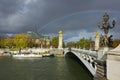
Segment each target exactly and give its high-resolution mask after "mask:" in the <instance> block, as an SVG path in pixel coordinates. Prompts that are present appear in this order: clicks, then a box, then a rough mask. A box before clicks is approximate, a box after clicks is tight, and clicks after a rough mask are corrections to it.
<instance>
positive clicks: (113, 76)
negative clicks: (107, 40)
mask: <svg viewBox="0 0 120 80" xmlns="http://www.w3.org/2000/svg"><path fill="white" fill-rule="evenodd" d="M107 79H108V80H120V45H119V46H118V47H117V48H115V49H113V50H110V51H109V52H108V54H107Z"/></svg>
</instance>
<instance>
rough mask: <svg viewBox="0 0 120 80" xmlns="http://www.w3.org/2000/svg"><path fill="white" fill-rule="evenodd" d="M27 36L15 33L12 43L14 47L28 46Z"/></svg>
mask: <svg viewBox="0 0 120 80" xmlns="http://www.w3.org/2000/svg"><path fill="white" fill-rule="evenodd" d="M28 39H29V38H28V37H27V36H26V35H25V34H16V35H15V36H14V44H15V47H16V48H25V47H27V46H28Z"/></svg>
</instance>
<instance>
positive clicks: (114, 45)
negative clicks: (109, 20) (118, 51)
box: [113, 39, 120, 48]
mask: <svg viewBox="0 0 120 80" xmlns="http://www.w3.org/2000/svg"><path fill="white" fill-rule="evenodd" d="M119 44H120V40H118V39H115V40H113V48H115V47H117V46H118V45H119Z"/></svg>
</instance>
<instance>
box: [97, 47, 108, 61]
mask: <svg viewBox="0 0 120 80" xmlns="http://www.w3.org/2000/svg"><path fill="white" fill-rule="evenodd" d="M109 50H110V48H108V47H101V48H99V50H98V58H97V59H98V60H101V59H102V60H104V61H106V55H105V54H106V53H107V52H108V51H109Z"/></svg>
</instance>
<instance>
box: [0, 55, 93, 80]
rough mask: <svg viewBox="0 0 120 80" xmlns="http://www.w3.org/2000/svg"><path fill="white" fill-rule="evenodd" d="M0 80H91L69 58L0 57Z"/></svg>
mask: <svg viewBox="0 0 120 80" xmlns="http://www.w3.org/2000/svg"><path fill="white" fill-rule="evenodd" d="M0 80H92V78H91V76H89V74H88V73H87V71H86V70H84V69H83V68H82V67H81V65H80V64H78V63H77V62H76V61H74V60H72V59H69V58H56V57H54V58H49V57H48V58H24V59H21V58H19V59H16V58H12V57H0Z"/></svg>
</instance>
